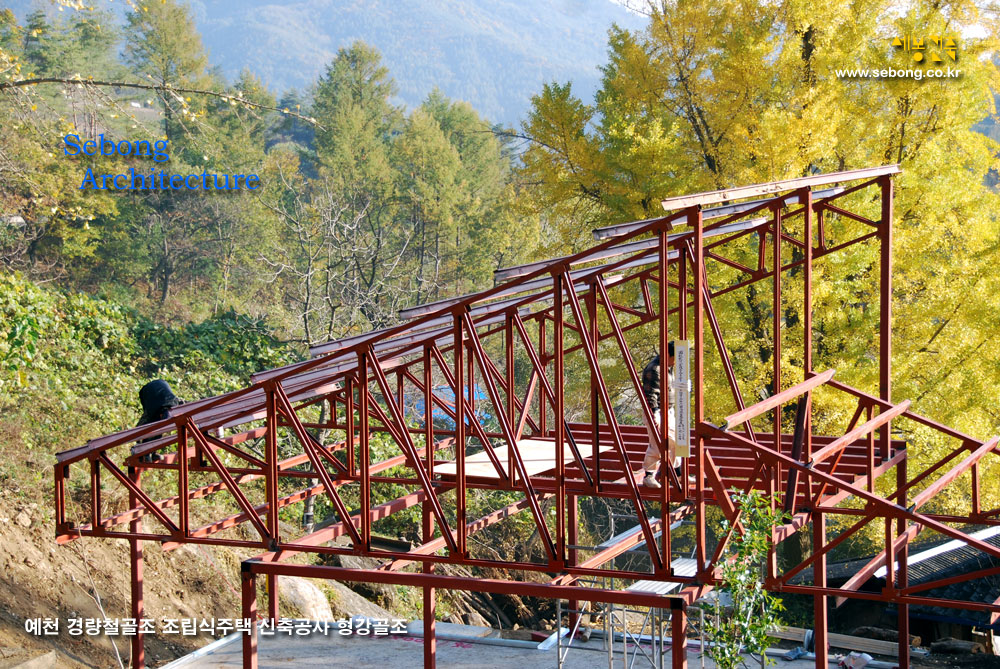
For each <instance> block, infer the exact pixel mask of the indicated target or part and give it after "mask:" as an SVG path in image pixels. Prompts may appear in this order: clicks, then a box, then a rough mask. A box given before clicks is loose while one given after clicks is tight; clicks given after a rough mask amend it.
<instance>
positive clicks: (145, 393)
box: [132, 379, 183, 462]
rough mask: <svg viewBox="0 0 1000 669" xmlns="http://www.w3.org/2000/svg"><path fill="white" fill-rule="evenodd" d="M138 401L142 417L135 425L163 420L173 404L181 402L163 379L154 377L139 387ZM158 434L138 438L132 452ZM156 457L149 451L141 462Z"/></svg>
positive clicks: (168, 415) (177, 404)
mask: <svg viewBox="0 0 1000 669" xmlns="http://www.w3.org/2000/svg"><path fill="white" fill-rule="evenodd" d="M139 403H140V404H142V418H140V419H139V422H138V423H137V424H136V427H139V426H140V425H147V424H149V423H155V422H156V421H158V420H163V419H164V418H170V410H171V409H172V408H174V407H175V406H179V405H180V404H183V402H181V400H180V399H178V397H177V396H176V395H174V391H173V390H171V389H170V384H169V383H167V382H166V381H164V380H163V379H156V380H155V381H150V382H149V383H147V384H146V385H144V386H143V387H142V388H140V389H139ZM159 437H160V435H158V434H154V435H150V436H149V437H146V438H145V439H142V440H140V441H139V442H137V443H136V444H135V446H133V447H132V453H133V454H134V453H135V452H136V450H137V449H138V447H139V445H140V444H144V443H146V442H147V441H152V440H154V439H158V438H159ZM156 459H158V458H157V456H156V454H155V453H149V454H147V455H145V456H143V458H142V461H143V462H153V461H154V460H156Z"/></svg>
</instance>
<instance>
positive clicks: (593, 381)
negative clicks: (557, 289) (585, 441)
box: [570, 277, 602, 543]
mask: <svg viewBox="0 0 1000 669" xmlns="http://www.w3.org/2000/svg"><path fill="white" fill-rule="evenodd" d="M601 280H602V279H601V277H597V278H596V279H594V281H593V282H592V283H591V284H590V293H588V294H587V297H586V300H585V302H586V304H587V310H588V311H589V316H590V318H589V321H590V324H589V327H590V332H591V333H592V334H593V336H592V339H591V341H592V342H593V347H594V353H596V354H597V355H600V352H599V350H598V349H599V347H600V345H601V333H600V330H599V329H598V321H597V282H598V281H601ZM581 334H583V333H582V332H581ZM597 384H598V380H597V371H596V370H594V369H591V370H590V423H591V433H590V434H591V436H590V440H591V441H590V443H591V457H592V458H593V460H594V464H593V467H594V471H593V474H592V478H593V479H594V487H595V488H596V489H597V490H600V489H601V450H600V446H601V429H600V426H601V422H600V421H601V414H600V405H599V401H598V398H597ZM584 457H586V456H584ZM570 543H576V541H575V540H573V539H571V540H570Z"/></svg>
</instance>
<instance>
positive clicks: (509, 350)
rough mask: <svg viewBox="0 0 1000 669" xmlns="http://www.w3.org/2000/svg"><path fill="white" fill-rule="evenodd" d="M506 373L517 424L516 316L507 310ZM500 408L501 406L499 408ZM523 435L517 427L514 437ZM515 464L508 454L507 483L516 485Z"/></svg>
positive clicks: (511, 413)
mask: <svg viewBox="0 0 1000 669" xmlns="http://www.w3.org/2000/svg"><path fill="white" fill-rule="evenodd" d="M504 373H505V374H506V376H507V422H508V423H509V424H510V425H517V394H516V390H515V388H514V316H513V314H512V313H511V312H509V311H508V312H507V317H506V319H505V320H504ZM530 401H531V398H530V396H529V397H526V398H525V400H524V404H525V412H524V413H525V416H527V414H528V408H527V405H528V403H529V402H530ZM498 410H499V408H498ZM520 436H521V429H520V427H517V428H516V429H515V431H514V438H515V439H516V438H518V437H520ZM514 471H515V470H514V466H513V460H512V459H511V457H510V454H509V453H508V454H507V485H509V486H510V487H511V488H513V487H514V481H515V477H514Z"/></svg>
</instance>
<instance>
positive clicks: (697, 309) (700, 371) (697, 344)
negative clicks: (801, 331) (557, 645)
mask: <svg viewBox="0 0 1000 669" xmlns="http://www.w3.org/2000/svg"><path fill="white" fill-rule="evenodd" d="M687 219H688V225H689V226H691V228H693V229H694V258H692V263H691V264H692V267H691V271H692V272H694V294H695V299H694V378H695V386H694V424H695V426H696V430H695V452H694V455H695V475H696V477H697V479H696V480H695V540H696V542H697V545H696V547H695V548H696V551H695V557H696V558H697V562H698V573H699V574H700V573H702V572H703V571H705V548H706V546H705V542H706V540H707V538H708V536H707V532H706V528H705V438H704V436H703V435H702V434H701V427H700V426H701V424H702V422H703V421H704V420H705V304H704V301H703V300H702V299H701V294H702V291H703V290H704V289H705V276H706V272H703V271H702V267H704V264H705V237H704V229H703V228H704V222H703V221H702V218H701V207H700V206H696V207H691V208H690V209H688V212H687ZM661 522H662V523H663V525H667V524H668V523H669V522H670V521H669V519H668V518H666V517H664V518H663V519H662V520H661ZM675 642H676V639H675ZM674 652H675V656H674V666H675V667H676V666H677V663H676V649H675V651H674ZM684 661H685V662H686V661H687V660H686V658H685V660H684Z"/></svg>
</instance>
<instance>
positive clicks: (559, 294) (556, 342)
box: [552, 271, 586, 563]
mask: <svg viewBox="0 0 1000 669" xmlns="http://www.w3.org/2000/svg"><path fill="white" fill-rule="evenodd" d="M572 280H573V279H572V278H570V281H572ZM565 283H566V274H564V273H563V272H562V271H560V272H557V273H556V274H554V275H553V277H552V290H553V296H554V298H555V299H554V302H553V307H552V315H553V317H554V319H555V320H554V321H553V325H552V356H553V365H554V370H553V371H554V374H555V388H553V390H555V406H554V407H553V410H554V413H553V417H552V421H553V422H554V423H555V431H556V440H555V444H556V561H557V562H561V563H565V560H566V452H565V448H566V416H565V406H564V405H565V401H564V398H563V395H564V392H563V391H564V390H565V388H564V386H565V385H566V383H565V381H566V380H565V378H564V375H565V369H564V362H565V361H564V360H563V316H564V314H563V288H564V286H565ZM577 325H579V326H580V330H581V334H582V330H583V328H584V323H583V322H580V323H577ZM584 336H586V335H584Z"/></svg>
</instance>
